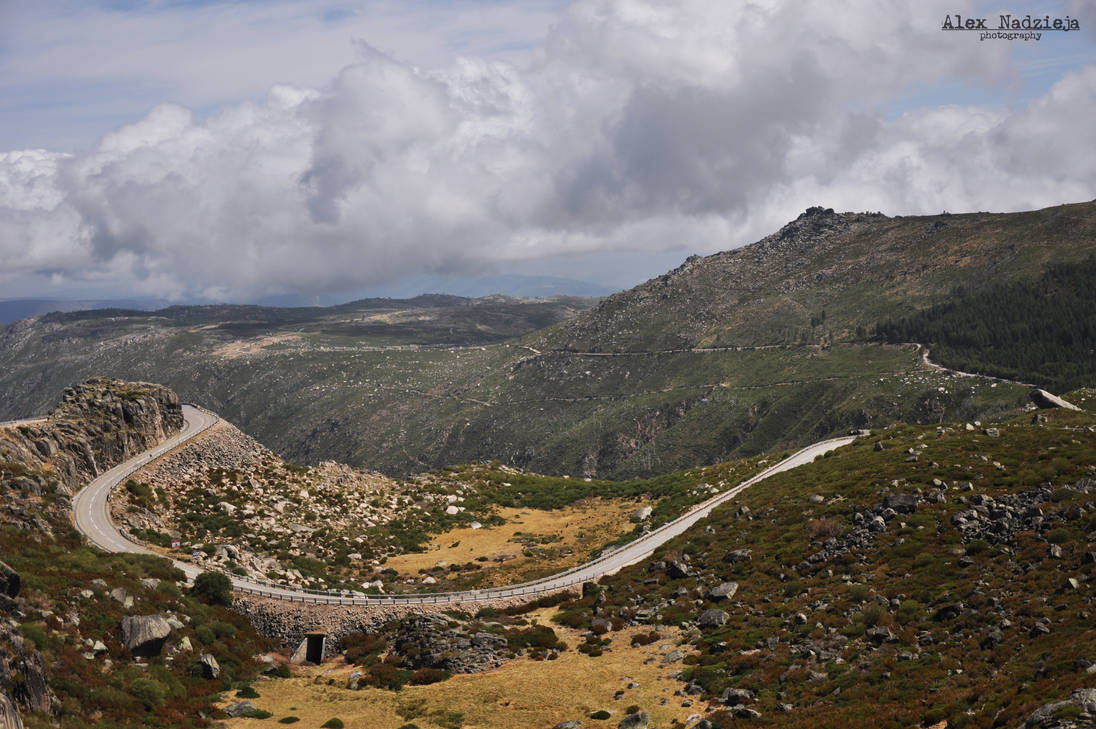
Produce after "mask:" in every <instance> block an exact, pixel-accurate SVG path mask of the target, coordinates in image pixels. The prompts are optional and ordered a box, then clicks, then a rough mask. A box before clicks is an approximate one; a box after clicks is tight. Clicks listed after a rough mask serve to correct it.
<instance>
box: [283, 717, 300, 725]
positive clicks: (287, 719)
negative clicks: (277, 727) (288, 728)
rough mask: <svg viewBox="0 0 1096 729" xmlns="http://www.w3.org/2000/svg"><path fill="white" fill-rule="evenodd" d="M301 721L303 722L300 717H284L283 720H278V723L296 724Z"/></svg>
mask: <svg viewBox="0 0 1096 729" xmlns="http://www.w3.org/2000/svg"><path fill="white" fill-rule="evenodd" d="M300 720H301V717H299V716H283V717H282V718H281V719H278V723H279V724H296V723H297V722H298V721H300Z"/></svg>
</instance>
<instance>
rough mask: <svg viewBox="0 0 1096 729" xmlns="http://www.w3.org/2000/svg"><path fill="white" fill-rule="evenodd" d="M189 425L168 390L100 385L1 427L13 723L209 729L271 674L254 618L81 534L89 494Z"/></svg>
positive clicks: (0, 531) (1, 627)
mask: <svg viewBox="0 0 1096 729" xmlns="http://www.w3.org/2000/svg"><path fill="white" fill-rule="evenodd" d="M181 423H182V415H181V412H180V409H179V400H178V397H177V396H176V395H175V393H173V392H171V391H169V390H167V389H166V388H164V387H161V386H159V385H149V384H145V383H129V382H119V381H111V380H95V381H91V382H88V383H85V384H83V385H79V386H76V387H72V388H69V389H67V390H66V391H65V396H64V399H63V401H62V402H61V404H60V405H59V406H58V407H57V408H56V409H55V410H54V411H53V413H52V414H51V417H50V419H49V420H48V421H46V422H40V423H33V424H28V425H21V426H18V427H0V493H2V494H3V503H2V504H0V556H2V558H3V561H2V562H0V726H4V727H15V728H16V729H19V728H21V727H24V726H25V727H27V729H38V728H44V727H62V728H63V729H69V728H70V727H71V728H72V729H76V728H77V727H86V726H99V727H116V728H122V727H134V728H136V727H205V726H209V724H210V722H209V719H208V716H209V715H210V713H212V711H213V708H214V701H215V700H216V699H217V695H218V694H219V692H221V691H224V690H228V689H235V688H237V687H239V686H241V685H243V684H246V683H247V682H250V681H251V680H252V679H253V678H254V677H255V676H256V675H257V674H258V672H259V669H260V666H259V664H257V663H256V662H255V661H254V660H252V657H253V656H255V654H257V653H259V652H261V651H264V650H266V649H267V642H266V641H265V640H264V639H262V638H260V637H259V636H257V635H256V634H255V633H254V632H253V631H252V629H251V627H250V625H249V624H248V623H247V621H246V620H245V619H243V618H242V617H240V616H238V615H236V614H234V613H232V612H230V611H229V610H227V609H226V608H225V607H224V606H221V605H213V604H207V603H206V602H203V601H202V600H201V599H199V597H198V596H197V595H192V594H188V593H187V590H186V583H185V580H184V576H183V573H182V572H181V571H179V570H177V569H175V568H174V567H172V565H171V564H170V562H168V561H167V560H164V559H158V558H153V557H146V556H143V555H132V554H124V555H108V554H104V553H102V552H100V551H99V550H97V549H94V548H92V547H89V546H88V545H87V544H86V542H85V541H84V539H83V537H82V536H81V535H80V534H79V533H78V532H77V531H76V530H75V529H74V528H73V526H72V517H71V512H72V506H71V502H70V497H71V495H72V494H73V493H74V492H75V491H76V490H77V489H78V488H79V487H81V486H83V484H84V483H85V482H86V481H87V480H89V479H90V478H91V477H93V476H95V475H97V474H99V473H101V472H103V471H105V470H106V469H108V468H110V467H111V466H113V465H115V464H117V463H119V462H121V461H122V460H125V459H126V458H129V457H131V456H133V455H134V454H136V453H139V452H141V451H143V450H145V449H146V448H148V447H151V446H153V445H155V444H156V443H157V442H158V441H160V440H162V439H163V438H165V437H166V436H167V435H170V434H171V433H173V432H175V431H176V430H178V428H179V427H180V425H181Z"/></svg>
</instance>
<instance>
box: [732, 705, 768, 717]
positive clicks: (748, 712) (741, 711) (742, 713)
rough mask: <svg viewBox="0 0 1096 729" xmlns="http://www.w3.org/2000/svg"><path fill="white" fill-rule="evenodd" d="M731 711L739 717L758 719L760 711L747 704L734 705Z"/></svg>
mask: <svg viewBox="0 0 1096 729" xmlns="http://www.w3.org/2000/svg"><path fill="white" fill-rule="evenodd" d="M731 712H732V713H733V714H734V715H735V716H736V717H738V718H739V719H760V718H761V712H760V711H758V710H757V709H751V708H750V707H748V706H736V707H734V708H733V709H731Z"/></svg>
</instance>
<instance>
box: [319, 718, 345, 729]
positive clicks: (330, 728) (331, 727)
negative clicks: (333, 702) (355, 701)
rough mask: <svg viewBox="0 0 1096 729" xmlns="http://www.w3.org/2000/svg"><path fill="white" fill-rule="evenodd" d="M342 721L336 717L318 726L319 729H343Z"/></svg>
mask: <svg viewBox="0 0 1096 729" xmlns="http://www.w3.org/2000/svg"><path fill="white" fill-rule="evenodd" d="M343 726H344V725H343V720H342V719H339V718H337V717H334V718H331V719H328V720H327V721H325V722H324V723H323V724H320V727H321V729H343Z"/></svg>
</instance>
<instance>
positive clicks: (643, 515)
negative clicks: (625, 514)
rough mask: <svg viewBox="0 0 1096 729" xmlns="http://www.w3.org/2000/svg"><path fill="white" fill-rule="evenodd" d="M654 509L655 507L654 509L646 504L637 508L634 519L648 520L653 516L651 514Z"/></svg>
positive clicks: (633, 514)
mask: <svg viewBox="0 0 1096 729" xmlns="http://www.w3.org/2000/svg"><path fill="white" fill-rule="evenodd" d="M653 511H654V509H652V508H651V507H650V506H644V507H642V508H639V509H636V510H635V511H634V512H633V513H632V521H647V520H648V519H650V518H651V514H652V512H653Z"/></svg>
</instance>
